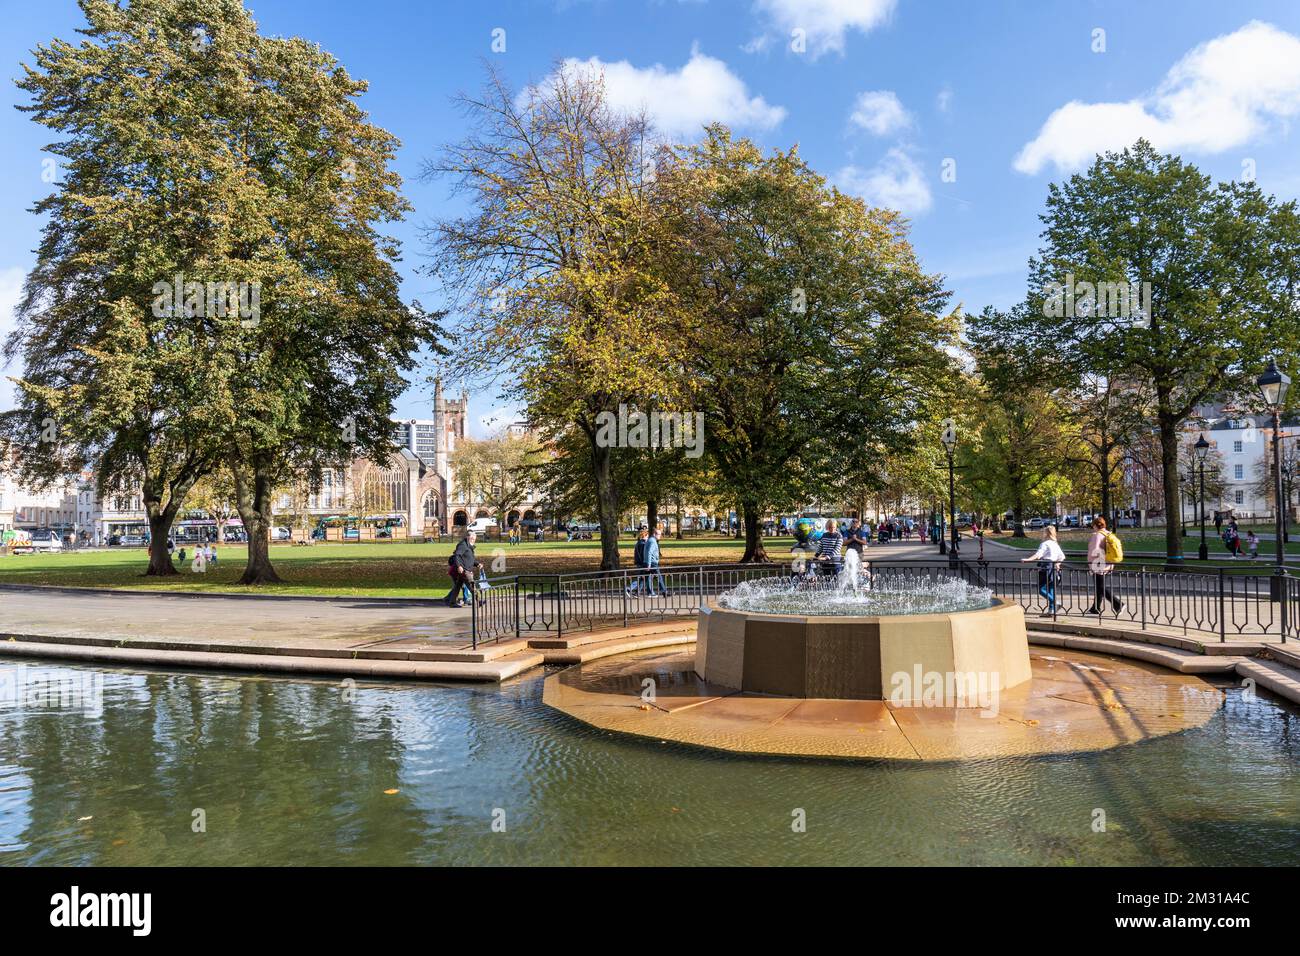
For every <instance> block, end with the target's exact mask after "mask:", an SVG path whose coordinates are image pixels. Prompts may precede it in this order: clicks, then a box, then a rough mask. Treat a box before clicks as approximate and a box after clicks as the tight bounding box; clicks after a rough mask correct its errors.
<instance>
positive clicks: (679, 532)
mask: <svg viewBox="0 0 1300 956" xmlns="http://www.w3.org/2000/svg"><path fill="white" fill-rule="evenodd" d="M677 540H678V541H680V540H682V499H681V498H680V497H678V499H677Z"/></svg>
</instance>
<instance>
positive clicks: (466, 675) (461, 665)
mask: <svg viewBox="0 0 1300 956" xmlns="http://www.w3.org/2000/svg"><path fill="white" fill-rule="evenodd" d="M0 655H2V656H13V657H37V658H43V659H57V660H73V661H94V662H96V663H101V664H115V665H136V666H147V667H165V668H174V667H183V668H198V669H202V670H229V671H248V672H254V673H278V674H328V675H332V676H342V677H367V678H369V677H381V678H388V679H394V680H460V681H484V682H494V681H503V680H506V679H507V678H510V677H514V676H515V675H516V674H520V673H522V672H523V671H526V670H530V669H531V668H534V667H537V666H539V665H540V664H542V663H544V662H545V659H544V657H543V656H542V655H541V654H540V653H537V652H535V651H524V652H517V653H515V654H512V655H510V656H508V657H504V658H501V659H499V660H496V661H486V662H469V661H378V660H352V659H345V658H337V657H304V656H287V655H275V654H230V653H221V652H218V653H212V652H203V651H149V650H140V649H137V648H131V647H90V646H87V645H84V644H80V645H68V644H38V643H35V642H28V641H6V642H3V643H0Z"/></svg>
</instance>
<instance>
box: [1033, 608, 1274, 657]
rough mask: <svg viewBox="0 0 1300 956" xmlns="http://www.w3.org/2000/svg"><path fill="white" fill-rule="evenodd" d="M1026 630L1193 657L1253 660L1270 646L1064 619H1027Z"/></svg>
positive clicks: (1253, 642)
mask: <svg viewBox="0 0 1300 956" xmlns="http://www.w3.org/2000/svg"><path fill="white" fill-rule="evenodd" d="M1025 626H1026V627H1028V628H1031V629H1032V630H1035V631H1050V632H1053V633H1058V634H1078V635H1081V636H1083V637H1102V638H1114V639H1116V640H1137V641H1141V642H1142V643H1144V644H1162V645H1164V646H1166V647H1173V648H1177V649H1178V650H1182V651H1191V652H1192V653H1194V654H1226V655H1228V656H1231V657H1240V656H1243V655H1245V656H1253V655H1255V654H1258V653H1259V652H1260V651H1261V650H1263V649H1264V648H1265V647H1271V646H1273V645H1271V644H1265V643H1263V642H1259V641H1236V640H1233V641H1218V640H1213V639H1208V638H1207V639H1198V638H1195V637H1183V636H1181V635H1178V634H1167V633H1163V632H1161V631H1158V630H1151V629H1148V630H1145V631H1140V630H1134V629H1130V628H1128V627H1118V626H1116V625H1114V624H1107V623H1105V622H1098V623H1095V624H1093V623H1088V622H1086V621H1077V620H1065V619H1061V620H1056V621H1053V620H1051V619H1042V620H1035V619H1034V618H1032V617H1028V616H1027V617H1026V618H1025Z"/></svg>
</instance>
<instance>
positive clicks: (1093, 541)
mask: <svg viewBox="0 0 1300 956" xmlns="http://www.w3.org/2000/svg"><path fill="white" fill-rule="evenodd" d="M1110 534H1111V532H1109V531H1107V530H1106V519H1105V518H1103V517H1101V516H1100V515H1098V516H1097V517H1096V518H1094V519H1093V521H1092V537H1091V538H1089V539H1088V570H1090V571H1091V572H1092V580H1093V592H1094V596H1093V602H1092V607H1090V608H1088V610H1086V611H1084V612H1083V613H1085V614H1096V615H1097V616H1098V617H1100V616H1101V613H1102V603H1103V602H1104V601H1110V606H1111V609H1112V610H1113V611H1114V612H1115V613H1116V614H1119V612H1120V611H1122V610H1123V609H1124V602H1123V601H1121V600H1120V599H1119V597H1117V596H1116V595H1115V594H1114V592H1112V591H1111V589H1110V587H1109V586H1108V582H1107V580H1106V578H1107V575H1109V574H1110V572H1111V571H1113V570H1115V566H1114V565H1113V564H1110V563H1109V562H1107V560H1106V539H1107V538H1109V537H1110Z"/></svg>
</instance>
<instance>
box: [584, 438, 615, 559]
mask: <svg viewBox="0 0 1300 956" xmlns="http://www.w3.org/2000/svg"><path fill="white" fill-rule="evenodd" d="M587 437H588V440H589V441H590V442H591V472H592V478H593V479H594V480H595V484H596V517H597V518H598V519H599V520H600V570H602V571H616V570H618V566H619V555H618V493H617V490H616V489H615V488H614V475H613V468H612V465H613V461H612V450H611V449H609V448H607V447H604V446H602V445H601V444H600V443H599V442H597V441H596V432H594V431H589V432H588V433H587Z"/></svg>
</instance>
